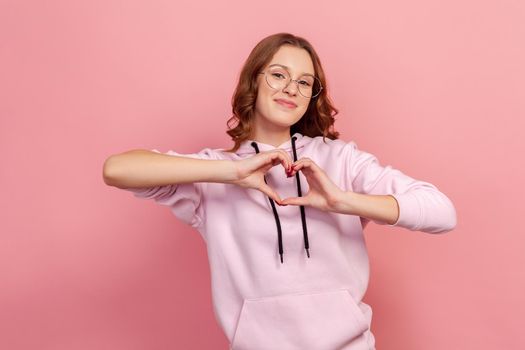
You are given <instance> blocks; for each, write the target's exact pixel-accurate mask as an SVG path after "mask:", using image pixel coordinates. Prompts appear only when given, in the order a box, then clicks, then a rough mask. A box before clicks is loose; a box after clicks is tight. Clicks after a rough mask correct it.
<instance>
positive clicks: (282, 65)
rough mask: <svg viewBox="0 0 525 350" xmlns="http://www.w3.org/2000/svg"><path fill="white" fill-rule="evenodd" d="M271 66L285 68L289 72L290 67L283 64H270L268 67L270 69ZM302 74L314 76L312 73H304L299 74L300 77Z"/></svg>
mask: <svg viewBox="0 0 525 350" xmlns="http://www.w3.org/2000/svg"><path fill="white" fill-rule="evenodd" d="M272 66H280V67H283V68H286V69H288V70H290V67H288V66H285V65H284V64H279V63H274V64H270V65H269V66H268V67H272ZM304 74H306V75H314V74H312V73H306V72H303V73H301V75H304Z"/></svg>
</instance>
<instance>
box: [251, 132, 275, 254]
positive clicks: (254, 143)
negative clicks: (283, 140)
mask: <svg viewBox="0 0 525 350" xmlns="http://www.w3.org/2000/svg"><path fill="white" fill-rule="evenodd" d="M251 145H252V146H253V148H255V152H256V153H259V147H258V146H257V143H256V142H255V141H253V142H252V143H251ZM263 178H264V182H265V183H266V184H268V181H266V175H263ZM268 199H269V200H270V204H271V205H272V210H273V216H274V218H275V224H276V225H277V240H278V241H279V255H280V256H281V264H282V263H283V237H282V231H281V221H280V220H279V215H278V214H277V209H276V208H275V203H274V202H273V199H271V198H270V197H269V196H268Z"/></svg>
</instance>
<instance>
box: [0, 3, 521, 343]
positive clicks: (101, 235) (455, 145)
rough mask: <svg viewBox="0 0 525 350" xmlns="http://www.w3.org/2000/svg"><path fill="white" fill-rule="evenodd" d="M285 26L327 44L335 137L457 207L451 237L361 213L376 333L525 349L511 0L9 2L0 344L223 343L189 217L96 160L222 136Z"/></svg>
mask: <svg viewBox="0 0 525 350" xmlns="http://www.w3.org/2000/svg"><path fill="white" fill-rule="evenodd" d="M279 31H289V32H292V33H294V34H297V35H301V36H304V37H305V38H307V39H308V40H310V41H311V43H312V44H313V45H314V46H315V47H316V49H317V50H318V53H319V55H320V56H321V60H322V63H323V65H324V68H325V70H326V74H327V76H328V81H329V86H328V88H329V92H330V93H331V96H332V98H333V100H334V102H335V104H336V106H337V107H338V108H339V110H340V113H339V114H338V115H337V116H336V118H338V120H337V122H336V127H337V130H338V131H340V132H341V138H342V139H344V140H347V141H349V140H355V141H356V142H357V144H358V145H359V146H360V148H362V149H364V150H366V151H368V152H371V153H373V154H375V155H376V156H378V158H379V160H380V162H381V163H382V164H385V165H386V164H391V165H393V166H394V167H396V168H399V169H401V170H402V171H403V172H405V173H407V174H409V175H411V176H413V177H415V178H418V179H422V180H425V181H430V182H432V183H434V184H435V185H436V186H438V188H439V189H440V190H442V191H443V192H444V193H446V194H447V195H448V196H449V198H451V199H452V201H453V202H454V204H455V206H456V209H457V214H458V226H457V227H456V229H455V230H454V231H452V232H450V233H446V234H443V235H433V234H428V233H423V232H412V231H408V230H405V229H402V228H387V227H380V226H379V225H375V224H373V223H371V224H370V225H369V226H368V227H367V229H366V232H365V235H366V239H367V242H368V247H369V252H370V258H371V280H370V285H369V289H368V292H367V295H366V297H365V302H367V303H369V304H370V305H372V307H373V310H374V316H373V320H372V331H373V332H374V334H375V336H376V346H377V348H378V349H379V350H383V349H404V350H415V349H425V350H434V349H435V350H438V349H440V350H441V349H511V348H512V349H517V348H524V347H525V338H524V337H525V335H524V332H523V315H524V314H525V303H524V295H525V276H524V266H525V258H524V254H523V253H524V248H525V230H524V228H523V227H524V226H523V224H522V222H523V215H524V212H525V210H524V198H525V186H524V184H523V180H524V179H525V177H524V168H525V165H524V159H525V156H524V151H525V141H524V139H523V135H522V133H523V131H524V129H525V128H524V126H525V125H524V124H525V123H524V117H525V87H524V85H525V84H524V81H525V68H524V66H525V65H524V62H525V40H524V38H525V5H524V2H523V1H520V0H515V1H510V0H504V1H474V0H472V1H467V0H462V1H458V0H454V1H452V0H447V1H442V0H439V1H438V0H433V1H417V0H402V1H395V2H393V1H372V2H370V1H368V2H356V1H353V2H346V1H345V2H343V1H341V2H330V1H323V2H321V3H319V2H317V1H315V2H314V1H311V2H310V3H307V2H304V1H303V2H297V1H295V2H282V1H275V2H274V1H267V2H265V3H260V2H259V3H254V4H248V3H247V2H246V1H234V2H230V3H224V2H211V1H210V2H207V3H205V2H195V1H177V2H173V1H143V2H139V1H114V0H111V1H108V0H104V1H99V0H98V1H83V2H80V1H78V2H72V1H65V0H64V1H46V2H42V1H25V2H22V1H14V0H8V1H5V0H4V1H2V4H1V7H0V36H1V37H0V63H1V65H0V82H1V83H0V117H1V119H0V147H1V149H2V165H1V166H0V183H1V185H2V195H1V196H0V205H1V211H0V232H1V236H0V348H1V349H9V350H18V349H40V350H44V349H45V350H47V349H53V350H66V349H67V350H71V349H75V350H77V349H117V350H118V349H126V350H129V349H227V347H228V344H227V341H226V338H225V336H224V335H223V333H222V331H221V330H220V328H219V327H218V325H217V323H216V321H215V318H214V315H213V309H212V304H211V294H210V280H209V279H210V275H209V266H208V261H207V256H206V250H205V245H204V242H203V241H202V239H201V238H200V237H199V235H198V233H197V231H194V230H193V229H192V228H190V227H189V226H186V225H184V224H183V223H181V222H179V221H177V220H176V219H175V218H174V217H173V216H172V214H171V213H170V212H169V210H168V209H167V208H166V207H161V206H159V205H157V204H156V203H154V202H146V201H142V200H139V199H136V198H134V197H133V196H132V195H131V193H129V192H125V191H122V190H119V189H116V188H113V187H109V186H107V185H105V184H104V182H103V180H102V165H103V162H104V160H105V159H106V158H107V157H108V156H110V155H111V154H115V153H119V152H123V151H126V150H129V149H136V148H145V149H152V148H157V149H159V150H161V151H163V152H165V151H167V150H169V149H174V150H176V151H179V152H184V153H190V152H196V151H198V150H200V149H202V148H204V147H214V148H219V147H229V146H230V144H231V141H230V139H229V137H228V135H227V134H226V132H225V131H226V120H227V119H228V118H229V117H230V115H231V105H230V99H231V96H232V93H233V89H234V86H235V84H236V79H237V76H238V73H239V70H240V68H241V66H242V64H243V62H244V60H245V59H246V57H247V56H248V54H249V52H250V50H251V49H252V47H253V46H254V45H255V44H256V43H257V42H258V41H259V40H261V39H262V38H263V37H265V36H267V35H269V34H273V33H276V32H279Z"/></svg>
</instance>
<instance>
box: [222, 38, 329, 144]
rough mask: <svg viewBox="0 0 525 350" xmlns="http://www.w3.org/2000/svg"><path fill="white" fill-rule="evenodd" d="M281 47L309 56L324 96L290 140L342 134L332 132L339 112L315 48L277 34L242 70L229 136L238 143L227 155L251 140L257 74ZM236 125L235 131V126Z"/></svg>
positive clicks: (259, 46) (314, 100)
mask: <svg viewBox="0 0 525 350" xmlns="http://www.w3.org/2000/svg"><path fill="white" fill-rule="evenodd" d="M282 45H292V46H295V47H298V48H302V49H305V50H306V51H308V53H309V54H310V58H311V59H312V62H313V65H314V70H315V72H314V74H315V75H316V76H317V77H318V78H319V80H320V81H321V85H322V86H323V89H322V90H321V93H320V94H319V95H318V96H316V97H314V98H312V99H311V100H310V103H309V104H308V108H307V109H306V112H305V113H304V114H303V116H302V117H301V119H300V120H299V121H297V123H295V124H293V125H292V126H291V127H290V136H291V135H293V134H294V133H296V132H299V133H301V134H302V135H305V136H309V137H316V136H323V141H324V138H325V137H328V138H329V139H332V140H333V139H337V138H338V137H339V132H337V131H335V130H334V129H333V127H334V122H335V118H334V116H335V115H336V114H337V113H339V110H338V109H337V108H335V107H334V105H333V104H332V102H331V101H330V98H329V96H328V89H327V83H326V78H325V74H324V71H323V67H322V66H321V60H320V59H319V56H318V55H317V53H316V52H315V50H314V48H313V46H312V45H311V44H310V43H309V42H308V41H307V40H306V39H304V38H302V37H299V36H295V35H293V34H290V33H277V34H273V35H270V36H268V37H266V38H264V39H262V40H261V41H260V42H259V43H258V44H257V45H256V46H255V47H254V48H253V50H252V52H251V53H250V55H249V56H248V58H247V59H246V61H245V63H244V66H243V67H242V70H241V73H240V76H239V82H238V84H237V87H236V88H235V92H234V94H233V97H232V112H233V116H232V117H231V118H230V119H229V120H228V121H227V123H226V124H227V126H228V130H227V131H226V133H227V134H228V135H230V136H231V138H232V140H233V141H234V142H235V145H234V146H233V148H231V149H228V150H226V151H227V152H235V151H237V150H238V149H239V146H240V145H241V143H242V142H243V141H245V140H247V139H249V138H250V136H251V133H252V128H253V122H254V113H255V101H256V98H257V91H258V89H257V73H258V72H259V71H260V70H261V69H262V68H263V67H264V66H265V65H267V64H268V63H269V62H270V60H271V59H272V57H273V55H274V54H275V53H276V52H277V51H278V50H279V48H280V47H281V46H282ZM235 121H237V122H238V123H237V125H236V126H235V127H234V128H231V127H230V124H231V123H232V122H235Z"/></svg>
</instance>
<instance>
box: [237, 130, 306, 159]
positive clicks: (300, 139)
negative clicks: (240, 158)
mask: <svg viewBox="0 0 525 350" xmlns="http://www.w3.org/2000/svg"><path fill="white" fill-rule="evenodd" d="M292 137H295V138H296V139H295V149H301V148H302V147H303V146H304V145H306V144H308V143H309V142H310V141H312V138H311V137H309V136H305V135H302V134H301V133H299V132H296V133H295V134H293V135H291V136H290V138H289V139H288V140H287V141H286V142H284V143H282V144H280V145H279V146H277V147H275V146H272V145H269V144H267V143H263V142H259V141H255V140H251V139H249V140H244V141H243V142H242V143H241V144H240V146H239V149H238V150H237V151H236V152H235V153H236V154H238V155H244V154H255V153H258V152H255V149H254V148H253V146H252V142H256V143H257V146H258V147H259V152H265V151H271V150H274V149H282V150H285V151H287V152H291V151H292V150H293V145H292Z"/></svg>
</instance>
